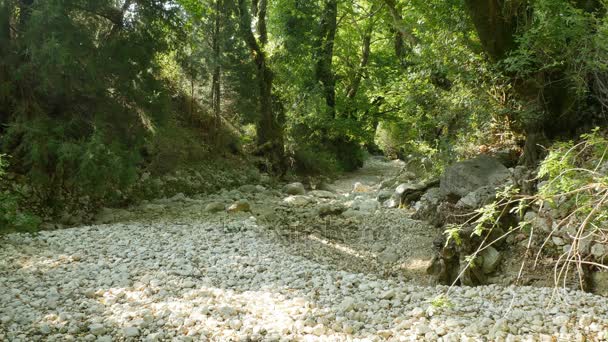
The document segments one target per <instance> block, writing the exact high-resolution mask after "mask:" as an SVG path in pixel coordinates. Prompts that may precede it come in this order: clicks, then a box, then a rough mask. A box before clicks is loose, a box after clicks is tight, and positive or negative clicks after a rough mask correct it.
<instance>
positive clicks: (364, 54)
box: [346, 23, 374, 101]
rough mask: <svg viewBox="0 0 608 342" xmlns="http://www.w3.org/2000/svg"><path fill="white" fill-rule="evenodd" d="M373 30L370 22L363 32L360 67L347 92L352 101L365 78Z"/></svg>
mask: <svg viewBox="0 0 608 342" xmlns="http://www.w3.org/2000/svg"><path fill="white" fill-rule="evenodd" d="M373 30H374V25H373V24H371V23H370V24H369V25H368V26H367V28H366V30H365V32H364V33H363V39H362V41H361V59H360V61H359V67H358V68H357V73H356V74H355V78H354V79H353V82H352V83H351V85H350V87H349V89H348V92H347V93H346V97H347V98H348V99H349V100H350V101H352V100H354V98H355V97H356V96H357V93H358V91H359V87H360V86H361V80H362V79H363V75H364V74H365V69H366V68H367V64H368V63H369V55H370V53H371V43H372V33H373Z"/></svg>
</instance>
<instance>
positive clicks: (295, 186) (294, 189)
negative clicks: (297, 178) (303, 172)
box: [283, 182, 306, 195]
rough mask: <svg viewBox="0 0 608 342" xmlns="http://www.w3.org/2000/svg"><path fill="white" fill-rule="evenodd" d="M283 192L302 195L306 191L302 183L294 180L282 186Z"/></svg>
mask: <svg viewBox="0 0 608 342" xmlns="http://www.w3.org/2000/svg"><path fill="white" fill-rule="evenodd" d="M283 192H284V193H286V194H288V195H304V194H305V193H306V189H304V185H303V184H302V183H300V182H295V183H291V184H287V185H285V186H284V187H283Z"/></svg>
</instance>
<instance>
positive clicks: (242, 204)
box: [228, 199, 251, 213]
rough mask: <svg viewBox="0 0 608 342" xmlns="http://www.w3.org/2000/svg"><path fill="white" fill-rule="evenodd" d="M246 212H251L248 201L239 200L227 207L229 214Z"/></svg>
mask: <svg viewBox="0 0 608 342" xmlns="http://www.w3.org/2000/svg"><path fill="white" fill-rule="evenodd" d="M247 211H251V205H250V204H249V201H247V200H244V199H243V200H239V201H237V202H236V203H234V204H232V205H231V206H230V207H228V212H229V213H239V212H247Z"/></svg>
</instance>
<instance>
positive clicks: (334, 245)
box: [308, 234, 378, 259]
mask: <svg viewBox="0 0 608 342" xmlns="http://www.w3.org/2000/svg"><path fill="white" fill-rule="evenodd" d="M308 238H309V239H310V240H313V241H316V242H319V243H321V244H323V245H326V246H329V247H332V248H335V249H337V250H339V251H341V252H344V253H346V254H349V255H352V256H354V257H357V258H362V259H364V258H377V257H378V255H377V254H375V253H372V252H368V251H356V250H354V249H352V248H350V247H348V246H345V245H342V244H339V243H337V242H332V241H329V240H327V239H323V238H320V237H318V236H316V235H312V234H311V235H308Z"/></svg>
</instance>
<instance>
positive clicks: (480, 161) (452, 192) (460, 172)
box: [440, 156, 511, 198]
mask: <svg viewBox="0 0 608 342" xmlns="http://www.w3.org/2000/svg"><path fill="white" fill-rule="evenodd" d="M510 176H511V173H510V172H509V169H507V168H506V167H505V166H504V165H502V164H501V163H500V162H499V161H498V160H497V159H495V158H492V157H488V156H479V157H476V158H473V159H469V160H465V161H461V162H458V163H455V164H453V165H451V166H450V167H448V168H447V170H446V171H445V172H444V173H443V175H442V176H441V180H440V188H441V191H442V193H443V194H444V195H446V196H455V197H458V198H462V197H464V196H466V195H468V194H469V193H470V192H473V191H475V190H477V189H479V188H481V187H484V186H489V187H491V188H496V187H498V186H499V185H501V184H503V183H504V182H505V181H507V180H508V179H509V178H510Z"/></svg>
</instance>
